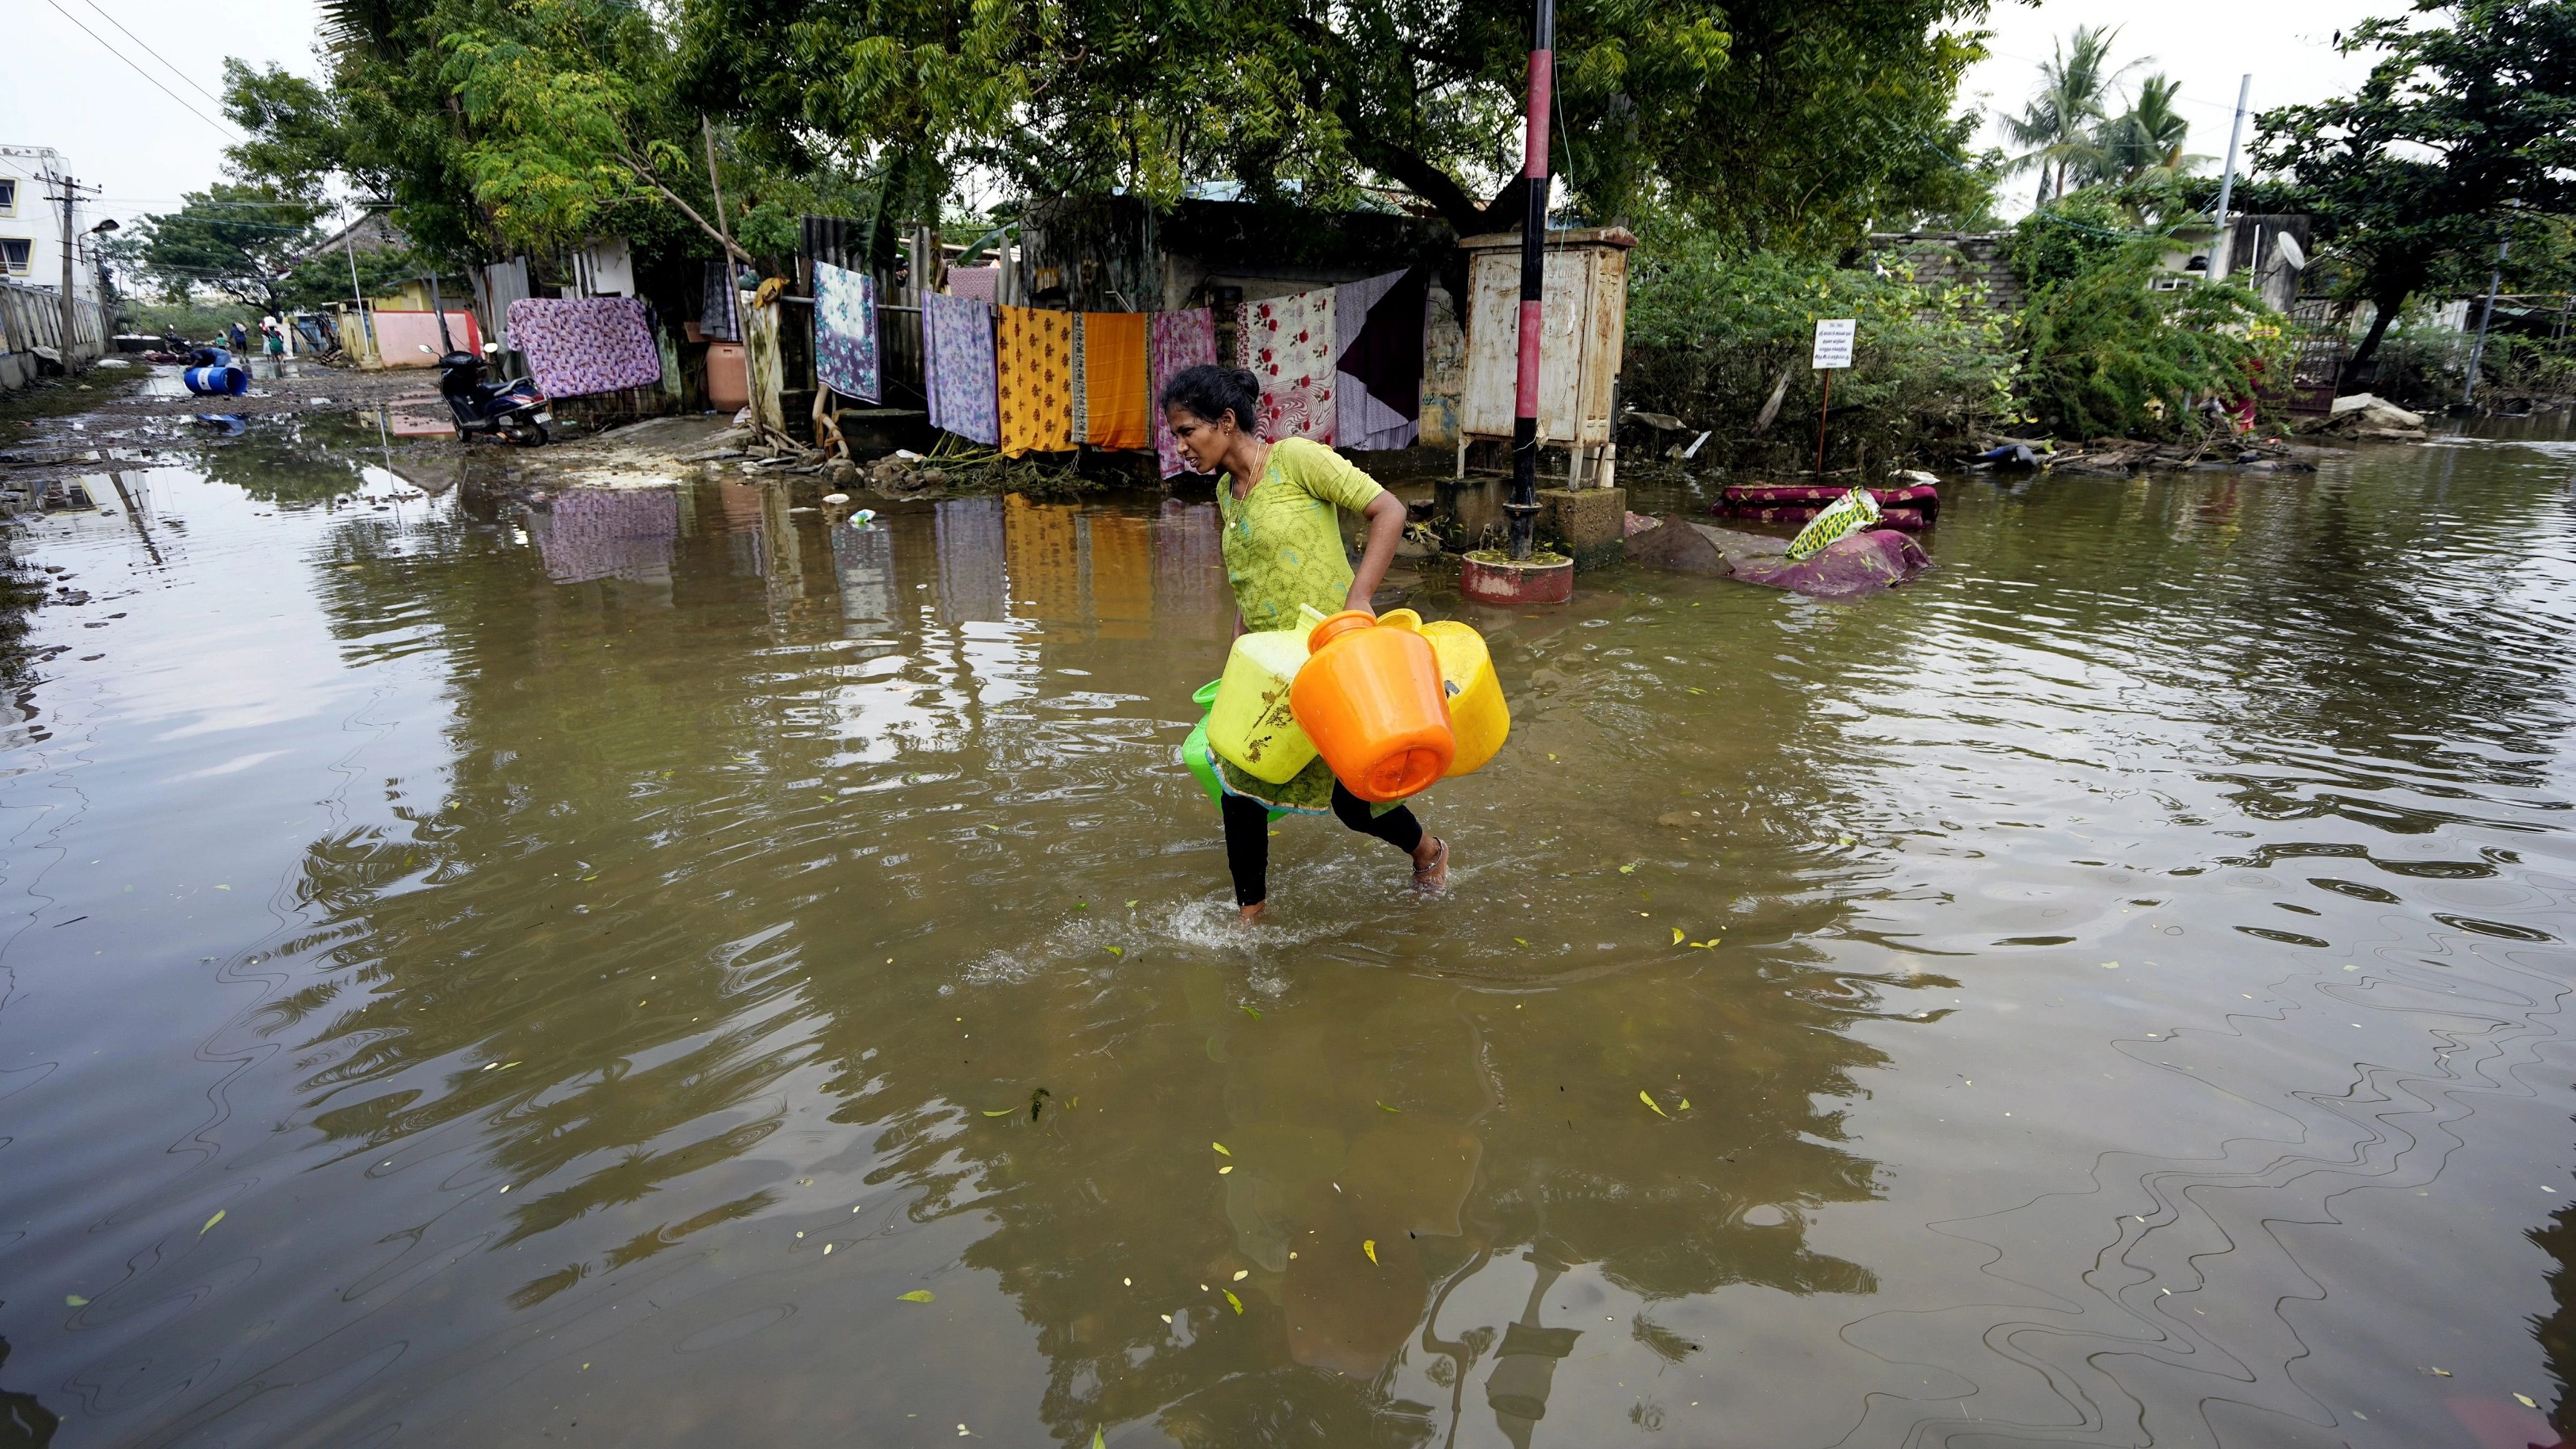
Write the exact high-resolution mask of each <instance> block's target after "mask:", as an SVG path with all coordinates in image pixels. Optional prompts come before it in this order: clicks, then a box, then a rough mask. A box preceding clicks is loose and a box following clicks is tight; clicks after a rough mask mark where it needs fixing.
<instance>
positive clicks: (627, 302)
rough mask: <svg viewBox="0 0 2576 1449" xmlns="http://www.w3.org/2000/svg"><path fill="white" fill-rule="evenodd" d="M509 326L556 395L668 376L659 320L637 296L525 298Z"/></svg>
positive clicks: (531, 368)
mask: <svg viewBox="0 0 2576 1449" xmlns="http://www.w3.org/2000/svg"><path fill="white" fill-rule="evenodd" d="M504 329H505V330H506V331H507V332H508V334H509V337H510V345H511V346H513V347H515V348H517V349H518V351H519V353H520V355H522V356H524V357H526V358H527V359H528V376H529V377H530V378H531V379H532V380H533V381H535V383H536V385H537V387H538V389H539V390H540V391H542V392H543V393H545V395H546V396H548V397H550V398H555V397H587V396H590V395H591V394H593V393H603V392H619V391H622V390H624V389H626V388H630V387H651V386H652V385H653V384H655V383H658V382H660V381H661V380H662V349H661V346H660V345H659V344H658V343H656V342H655V341H654V340H653V320H652V314H651V312H650V311H649V310H648V309H647V308H646V307H645V305H644V303H643V302H641V301H639V300H637V299H636V298H633V297H577V298H563V297H522V298H520V299H519V300H518V301H516V302H513V303H511V304H510V310H509V313H508V317H507V321H506V322H505V323H504Z"/></svg>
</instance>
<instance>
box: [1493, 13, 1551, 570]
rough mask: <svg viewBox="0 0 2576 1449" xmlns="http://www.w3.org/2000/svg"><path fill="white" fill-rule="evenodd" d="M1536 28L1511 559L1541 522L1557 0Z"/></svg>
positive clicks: (1526, 547) (1525, 154)
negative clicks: (1541, 374)
mask: <svg viewBox="0 0 2576 1449" xmlns="http://www.w3.org/2000/svg"><path fill="white" fill-rule="evenodd" d="M1537 5H1538V14H1537V16H1536V19H1535V21H1534V23H1533V25H1532V27H1531V35H1530V58H1529V119H1528V126H1527V130H1526V131H1525V132H1524V135H1525V139H1524V140H1523V142H1522V151H1521V156H1522V160H1521V179H1522V181H1523V182H1524V183H1526V185H1527V186H1528V188H1529V197H1528V205H1527V208H1526V211H1525V214H1524V218H1523V220H1522V223H1521V337H1520V343H1521V347H1520V384H1519V389H1518V392H1517V394H1516V397H1515V403H1516V406H1515V407H1514V409H1513V412H1512V496H1511V501H1510V502H1508V503H1505V504H1504V505H1503V511H1504V512H1505V513H1506V514H1508V515H1509V516H1510V518H1511V524H1512V557H1513V558H1515V559H1525V558H1528V557H1529V556H1530V534H1531V531H1532V529H1533V528H1534V527H1535V526H1536V524H1537V522H1538V343H1539V319H1540V311H1541V309H1540V302H1541V299H1543V298H1544V297H1545V296H1546V294H1547V194H1548V192H1549V191H1550V190H1552V189H1553V180H1554V178H1553V177H1552V176H1551V175H1550V173H1549V171H1548V165H1547V137H1548V127H1547V117H1548V110H1549V103H1550V100H1551V98H1552V97H1553V95H1554V94H1555V90H1556V0H1537Z"/></svg>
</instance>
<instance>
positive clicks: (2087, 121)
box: [2004, 25, 2136, 206]
mask: <svg viewBox="0 0 2576 1449" xmlns="http://www.w3.org/2000/svg"><path fill="white" fill-rule="evenodd" d="M2119 33H2120V31H2119V27H2117V26H2110V27H2104V26H2099V25H2079V26H2076V27H2075V33H2074V34H2073V35H2072V36H2070V37H2068V38H2067V39H2066V40H2065V41H2064V42H2062V43H2059V44H2058V45H2057V46H2056V47H2055V48H2054V50H2053V51H2052V52H2051V54H2050V57H2049V58H2048V59H2047V60H2044V61H2042V62H2040V66H2039V89H2038V91H2037V92H2035V93H2034V94H2033V95H2032V96H2031V98H2030V103H2029V104H2028V105H2026V106H2024V107H2022V112H2021V114H2020V115H2018V116H2006V117H2004V134H2005V135H2007V136H2009V137H2011V138H2012V141H2013V144H2015V145H2017V146H2026V147H2028V148H2029V149H2028V150H2026V151H2024V152H2022V153H2021V154H2020V155H2018V156H2015V157H2014V158H2013V160H2012V164H2013V168H2014V169H2015V170H2028V171H2037V172H2038V173H2039V197H2038V199H2039V203H2040V204H2041V205H2043V206H2044V205H2046V204H2047V203H2048V202H2050V201H2051V200H2054V199H2055V198H2057V197H2060V196H2063V195H2065V194H2066V186H2067V182H2068V181H2069V180H2070V179H2073V178H2081V177H2084V176H2087V175H2095V174H2099V172H2100V171H2101V168H2102V166H2103V163H2104V160H2105V152H2104V147H2103V141H2102V128H2103V125H2104V123H2105V122H2106V121H2107V120H2108V119H2109V117H2110V109H2109V107H2110V101H2111V93H2112V87H2113V86H2115V85H2117V84H2119V81H2120V77H2121V76H2122V75H2124V74H2126V73H2127V71H2128V70H2129V69H2131V67H2132V66H2134V65H2135V64H2136V63H2135V62H2131V64H2130V65H2129V66H2117V67H2115V66H2113V65H2112V64H2111V42H2112V41H2113V40H2115V39H2117V38H2118V36H2119Z"/></svg>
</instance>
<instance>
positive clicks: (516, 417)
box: [420, 342, 555, 448]
mask: <svg viewBox="0 0 2576 1449" xmlns="http://www.w3.org/2000/svg"><path fill="white" fill-rule="evenodd" d="M420 350H421V351H423V352H429V351H430V348H429V345H428V344H427V343H423V344H421V349H420ZM500 350H501V344H500V343H497V342H486V343H484V344H483V352H484V355H485V357H488V356H490V355H491V354H493V353H496V352H499V351H500ZM431 355H432V356H438V354H436V353H431ZM483 367H484V358H482V357H477V356H475V355H474V354H473V353H471V352H464V351H457V352H450V353H447V354H446V355H444V356H438V395H439V396H440V397H443V398H445V399H447V410H448V411H449V412H450V413H453V414H454V415H455V417H456V436H458V437H460V438H468V439H470V438H472V437H473V435H474V434H476V433H493V434H497V435H499V436H503V437H507V438H509V439H510V440H511V441H513V442H518V443H525V444H526V445H528V446H529V447H531V448H536V447H543V446H544V445H545V441H546V424H548V423H550V422H553V421H554V420H555V415H554V414H553V413H552V412H551V411H549V410H548V409H549V407H550V404H548V403H547V401H546V396H545V394H544V393H541V392H539V391H537V385H536V384H535V383H534V382H532V381H530V380H529V379H527V378H524V377H514V378H512V379H510V380H509V381H508V382H485V381H484V380H483Z"/></svg>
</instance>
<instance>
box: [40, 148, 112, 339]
mask: <svg viewBox="0 0 2576 1449" xmlns="http://www.w3.org/2000/svg"><path fill="white" fill-rule="evenodd" d="M44 179H45V180H46V181H47V182H49V183H51V184H53V185H54V186H57V187H60V188H61V194H60V195H56V196H48V197H46V198H45V199H46V200H47V201H55V202H60V203H62V208H63V298H62V336H61V337H60V338H59V339H57V342H58V345H59V346H60V347H61V348H62V354H63V372H64V373H65V374H66V375H68V374H70V373H73V372H77V371H78V370H79V369H78V368H76V367H74V366H73V365H72V363H73V358H72V344H73V342H74V341H75V340H76V339H77V338H78V337H79V335H80V333H79V327H80V304H79V303H78V302H76V301H74V300H73V298H72V252H73V250H74V247H75V244H76V242H77V240H78V238H79V235H80V233H78V232H77V231H75V230H73V227H74V225H75V223H74V222H73V220H72V207H73V205H74V204H75V203H76V202H78V201H79V200H80V193H81V184H80V182H79V181H78V180H77V179H75V178H74V177H71V176H68V175H64V174H61V173H58V172H52V171H48V172H46V173H45V175H44ZM89 189H90V190H92V191H97V190H99V189H100V188H98V187H95V186H93V187H91V188H89ZM99 341H100V344H101V346H102V347H104V345H105V343H106V335H105V331H104V328H102V330H101V334H100V338H99Z"/></svg>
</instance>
